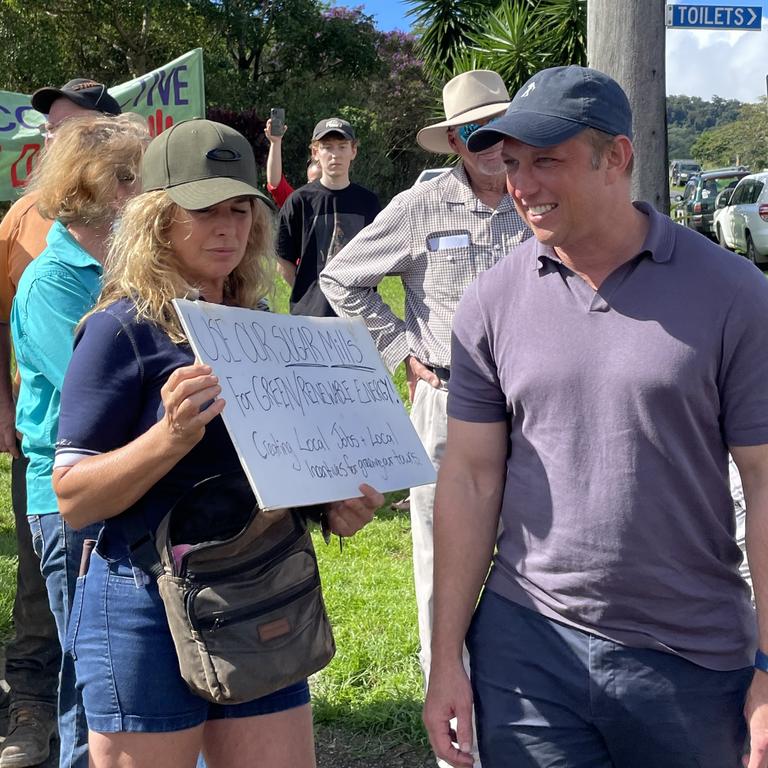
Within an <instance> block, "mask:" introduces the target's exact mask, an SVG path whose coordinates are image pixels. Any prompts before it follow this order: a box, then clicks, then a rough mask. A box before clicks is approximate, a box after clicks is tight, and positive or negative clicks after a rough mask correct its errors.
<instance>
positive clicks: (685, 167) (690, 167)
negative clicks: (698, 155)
mask: <svg viewBox="0 0 768 768" xmlns="http://www.w3.org/2000/svg"><path fill="white" fill-rule="evenodd" d="M680 170H681V171H698V170H700V166H699V165H698V164H697V163H681V165H680Z"/></svg>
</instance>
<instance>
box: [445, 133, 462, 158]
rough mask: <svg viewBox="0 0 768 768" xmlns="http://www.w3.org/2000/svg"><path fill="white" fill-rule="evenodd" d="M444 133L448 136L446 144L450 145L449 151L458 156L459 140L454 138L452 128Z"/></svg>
mask: <svg viewBox="0 0 768 768" xmlns="http://www.w3.org/2000/svg"><path fill="white" fill-rule="evenodd" d="M445 132H446V134H447V136H448V143H449V144H450V145H451V149H452V150H453V151H454V154H457V155H458V154H459V151H458V145H459V141H461V139H457V138H456V132H455V131H454V130H453V129H452V128H447V129H446V131H445Z"/></svg>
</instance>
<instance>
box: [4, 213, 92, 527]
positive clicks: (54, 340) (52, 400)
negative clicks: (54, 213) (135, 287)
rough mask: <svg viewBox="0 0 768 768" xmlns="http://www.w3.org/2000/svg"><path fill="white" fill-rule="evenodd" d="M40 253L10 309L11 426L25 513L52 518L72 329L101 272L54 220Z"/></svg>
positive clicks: (88, 304)
mask: <svg viewBox="0 0 768 768" xmlns="http://www.w3.org/2000/svg"><path fill="white" fill-rule="evenodd" d="M47 243H48V245H47V247H46V249H45V250H44V251H43V252H42V253H41V254H40V255H39V256H38V257H37V258H36V259H34V260H33V261H32V263H31V264H30V265H29V266H28V267H27V268H26V269H25V270H24V274H23V275H22V276H21V280H19V288H18V290H17V292H16V298H15V299H14V302H13V309H12V310H11V333H12V334H13V345H14V349H15V351H16V364H17V366H18V368H19V373H20V375H21V390H20V391H19V399H18V401H17V403H16V428H17V429H18V430H19V432H21V434H22V435H23V438H22V442H21V448H22V451H23V452H24V455H25V456H27V457H28V458H29V468H28V469H27V514H28V515H49V514H53V513H55V512H58V504H57V502H56V495H55V494H54V492H53V488H52V486H51V475H52V473H53V454H54V443H55V442H56V432H57V430H58V424H59V401H60V397H61V386H62V384H63V382H64V374H65V373H66V371H67V366H68V365H69V360H70V358H71V357H72V345H73V342H74V331H75V326H76V325H77V323H78V322H79V321H80V318H81V317H82V316H83V315H84V314H85V313H86V312H87V311H88V310H89V309H90V308H91V307H92V306H93V305H94V304H95V303H96V299H97V297H98V295H99V291H100V290H101V273H102V267H101V264H99V262H98V261H96V259H94V258H93V257H92V256H91V255H90V254H89V253H88V252H87V251H85V250H84V249H83V248H82V247H81V246H80V245H79V244H78V242H77V241H76V240H75V239H74V238H73V237H72V235H70V233H69V232H68V231H67V229H66V227H64V226H63V225H62V224H61V223H60V222H58V221H56V222H54V224H53V226H52V227H51V230H50V232H49V233H48V237H47Z"/></svg>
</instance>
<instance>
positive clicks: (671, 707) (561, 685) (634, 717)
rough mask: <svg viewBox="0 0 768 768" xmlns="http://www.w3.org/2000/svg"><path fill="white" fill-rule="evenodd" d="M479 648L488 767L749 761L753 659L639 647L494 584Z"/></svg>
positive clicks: (651, 767) (476, 688)
mask: <svg viewBox="0 0 768 768" xmlns="http://www.w3.org/2000/svg"><path fill="white" fill-rule="evenodd" d="M467 647H468V648H469V654H470V659H471V666H472V689H473V692H474V699H475V713H476V716H477V731H478V741H479V746H480V759H481V760H482V762H483V768H513V767H514V768H565V766H567V768H740V765H741V760H740V756H741V753H742V751H743V747H744V742H745V738H746V723H745V722H744V717H743V715H742V708H743V706H744V698H745V694H746V692H747V688H748V686H749V683H750V681H751V680H752V675H753V672H754V670H753V669H752V667H746V668H743V669H736V670H732V671H726V672H718V671H714V670H711V669H705V668H704V667H700V666H698V665H696V664H693V663H691V662H690V661H687V660H685V659H683V658H681V657H680V656H676V655H674V654H672V653H665V652H662V651H657V650H652V649H648V648H630V647H628V646H624V645H620V644H618V643H614V642H612V641H610V640H607V639H605V638H602V637H598V636H596V635H592V634H588V633H586V632H582V631H581V630H578V629H575V628H573V627H570V626H567V625H565V624H561V623H559V622H555V621H550V620H549V619H547V618H545V617H544V616H542V615H540V614H539V613H537V612H534V611H533V610H530V609H528V608H524V607H522V606H520V605H517V604H515V603H513V602H510V601H508V600H506V599H505V598H503V597H501V596H499V595H497V594H496V593H494V592H490V591H489V590H487V589H486V590H485V592H484V593H483V596H482V598H481V600H480V603H479V605H478V608H477V610H476V612H475V615H474V618H473V620H472V625H471V627H470V630H469V633H468V635H467Z"/></svg>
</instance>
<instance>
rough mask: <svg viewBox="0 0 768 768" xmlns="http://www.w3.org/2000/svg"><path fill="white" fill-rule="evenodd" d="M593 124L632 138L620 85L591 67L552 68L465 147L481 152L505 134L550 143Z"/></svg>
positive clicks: (528, 141)
mask: <svg viewBox="0 0 768 768" xmlns="http://www.w3.org/2000/svg"><path fill="white" fill-rule="evenodd" d="M585 128H594V129H595V130H598V131H603V132H604V133H607V134H610V135H611V136H619V135H622V136H627V137H628V138H630V139H631V138H632V110H631V109H630V106H629V100H628V99H627V95H626V94H625V93H624V91H623V90H622V88H621V86H620V85H619V84H618V83H617V82H616V81H615V80H613V79H612V78H610V77H608V75H605V74H603V73H602V72H598V71H597V70H596V69H589V68H588V67H577V66H570V67H552V68H551V69H544V70H542V71H541V72H538V73H536V74H535V75H534V76H533V77H532V78H531V79H530V80H528V82H527V83H526V84H525V85H524V86H523V87H522V88H521V89H520V90H519V91H518V92H517V93H516V94H515V98H514V99H512V103H511V104H510V105H509V108H508V109H507V111H506V112H505V113H504V114H503V115H501V117H498V118H496V119H495V120H492V121H491V122H490V123H488V124H487V125H485V126H483V127H482V128H480V130H478V131H475V133H474V134H473V135H472V136H470V138H469V141H468V142H467V146H468V147H469V149H471V150H472V151H473V152H481V151H482V150H484V149H487V148H488V147H490V146H492V145H493V144H496V143H497V142H499V141H501V140H502V139H504V138H512V139H517V140H518V141H522V142H523V143H524V144H530V145H532V146H534V147H550V146H554V145H555V144H561V143H562V142H564V141H567V140H568V139H570V138H572V137H573V136H575V135H576V134H577V133H580V132H581V131H583V130H584V129H585Z"/></svg>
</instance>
